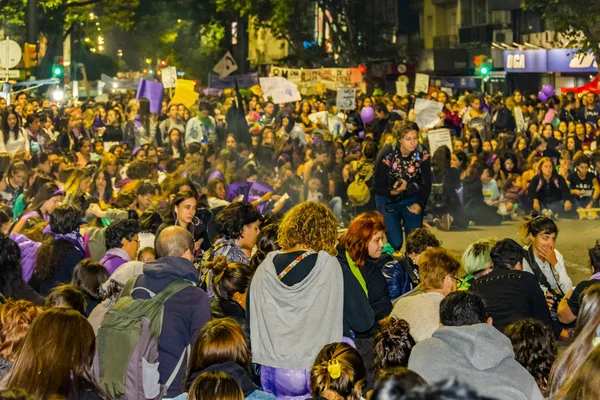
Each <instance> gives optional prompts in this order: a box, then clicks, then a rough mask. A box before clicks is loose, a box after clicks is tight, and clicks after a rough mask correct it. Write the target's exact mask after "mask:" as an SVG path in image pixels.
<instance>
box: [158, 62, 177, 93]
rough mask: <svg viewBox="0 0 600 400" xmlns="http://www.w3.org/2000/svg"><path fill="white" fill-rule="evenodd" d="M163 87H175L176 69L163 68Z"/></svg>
mask: <svg viewBox="0 0 600 400" xmlns="http://www.w3.org/2000/svg"><path fill="white" fill-rule="evenodd" d="M161 76H162V83H163V86H164V87H165V88H167V89H171V88H174V87H175V86H177V68H175V67H167V68H163V69H162V72H161Z"/></svg>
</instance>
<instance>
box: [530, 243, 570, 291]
mask: <svg viewBox="0 0 600 400" xmlns="http://www.w3.org/2000/svg"><path fill="white" fill-rule="evenodd" d="M525 249H526V250H527V249H529V246H525ZM554 254H555V255H556V260H557V261H558V263H557V264H556V265H555V266H554V269H552V266H551V265H550V263H549V262H548V261H544V262H542V260H541V259H540V258H539V257H538V256H537V254H535V253H533V255H534V257H535V260H536V262H537V265H538V266H539V267H540V269H541V270H542V273H543V274H544V276H545V277H546V279H548V283H549V284H550V286H551V287H552V288H558V287H560V289H561V290H562V292H563V293H565V294H566V293H567V292H568V291H569V290H571V289H573V282H571V278H570V277H569V274H568V273H567V268H566V267H565V259H564V257H563V255H562V254H560V252H559V251H558V250H556V249H554ZM523 271H527V272H531V273H532V274H533V271H532V270H531V266H530V265H529V263H528V262H527V260H526V259H523ZM534 275H535V274H534ZM542 289H543V290H546V288H542Z"/></svg>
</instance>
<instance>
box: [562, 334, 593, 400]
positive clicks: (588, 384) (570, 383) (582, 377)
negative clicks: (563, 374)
mask: <svg viewBox="0 0 600 400" xmlns="http://www.w3.org/2000/svg"><path fill="white" fill-rule="evenodd" d="M598 371H600V347H597V346H596V347H595V348H594V349H593V350H592V351H591V353H590V354H589V355H588V356H587V357H586V358H585V359H584V361H583V363H582V364H581V367H579V369H578V370H577V373H576V374H573V375H572V376H570V377H569V379H568V380H567V381H566V382H565V384H564V385H563V387H562V388H561V389H560V390H559V391H557V392H555V394H554V395H553V396H552V400H594V399H598V398H600V390H599V389H598Z"/></svg>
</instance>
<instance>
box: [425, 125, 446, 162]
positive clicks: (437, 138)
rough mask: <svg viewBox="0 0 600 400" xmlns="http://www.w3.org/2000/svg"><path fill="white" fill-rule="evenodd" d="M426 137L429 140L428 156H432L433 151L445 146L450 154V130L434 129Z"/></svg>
mask: <svg viewBox="0 0 600 400" xmlns="http://www.w3.org/2000/svg"><path fill="white" fill-rule="evenodd" d="M427 137H428V138H429V154H431V155H432V156H433V154H435V151H436V150H437V149H438V148H440V147H442V146H446V147H448V148H449V149H450V152H452V135H451V134H450V129H435V130H432V131H429V132H427Z"/></svg>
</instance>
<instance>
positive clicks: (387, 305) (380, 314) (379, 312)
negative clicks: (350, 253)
mask: <svg viewBox="0 0 600 400" xmlns="http://www.w3.org/2000/svg"><path fill="white" fill-rule="evenodd" d="M337 259H338V261H339V262H340V265H341V266H342V271H343V272H344V296H345V297H346V296H349V297H350V298H352V299H353V301H355V302H357V303H358V302H359V301H361V299H366V300H367V301H368V303H369V306H370V308H371V309H372V313H373V316H374V318H375V320H374V324H373V328H374V329H376V328H377V327H378V326H379V324H378V321H381V320H382V319H384V318H386V317H387V316H389V315H390V313H391V312H392V302H391V300H390V294H389V291H388V286H387V282H386V281H385V278H384V276H383V273H382V272H381V267H380V266H379V265H377V260H374V259H372V258H371V257H368V258H367V261H366V262H365V265H364V266H363V267H362V268H360V273H361V275H362V277H363V279H364V280H365V283H366V284H367V291H368V292H369V295H368V297H367V296H366V294H365V292H364V290H363V288H362V286H361V285H360V284H359V283H358V280H357V279H356V277H355V276H354V274H353V273H352V270H351V269H350V266H349V265H348V260H347V259H346V250H345V249H344V248H343V247H342V246H341V245H339V246H338V255H337ZM363 301H364V300H363ZM357 316H358V315H357ZM374 329H372V330H371V331H369V332H363V334H367V335H371V334H373V333H374ZM360 335H361V334H360V333H357V336H360Z"/></svg>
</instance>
